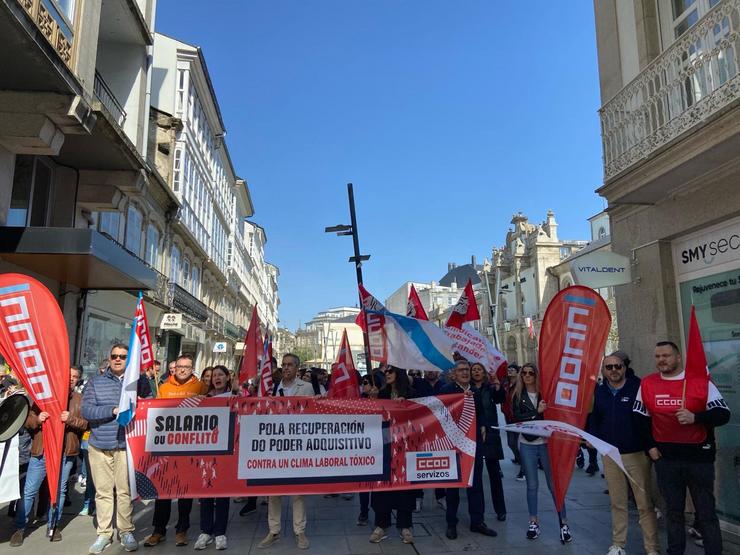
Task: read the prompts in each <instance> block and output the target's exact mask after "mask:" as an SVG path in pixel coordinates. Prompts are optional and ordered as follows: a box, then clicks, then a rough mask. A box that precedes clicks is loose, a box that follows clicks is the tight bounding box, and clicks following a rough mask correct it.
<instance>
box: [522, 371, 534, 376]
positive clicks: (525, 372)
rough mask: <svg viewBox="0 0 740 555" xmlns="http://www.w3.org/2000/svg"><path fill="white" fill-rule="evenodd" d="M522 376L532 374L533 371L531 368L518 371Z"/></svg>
mask: <svg viewBox="0 0 740 555" xmlns="http://www.w3.org/2000/svg"><path fill="white" fill-rule="evenodd" d="M520 374H521V375H522V376H534V372H533V371H532V370H522V371H521V372H520Z"/></svg>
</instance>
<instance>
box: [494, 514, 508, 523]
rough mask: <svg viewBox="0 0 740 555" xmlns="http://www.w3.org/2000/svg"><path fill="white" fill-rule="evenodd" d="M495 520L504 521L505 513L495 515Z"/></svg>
mask: <svg viewBox="0 0 740 555" xmlns="http://www.w3.org/2000/svg"><path fill="white" fill-rule="evenodd" d="M496 520H498V521H499V522H504V521H506V513H501V514H500V515H496Z"/></svg>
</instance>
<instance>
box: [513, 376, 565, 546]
mask: <svg viewBox="0 0 740 555" xmlns="http://www.w3.org/2000/svg"><path fill="white" fill-rule="evenodd" d="M512 401H513V403H512V404H513V411H514V420H515V421H516V422H528V421H531V420H544V416H543V413H544V412H545V410H546V409H547V403H545V401H543V400H542V396H541V395H540V379H539V370H538V369H537V366H535V365H534V364H533V363H531V362H528V363H527V364H525V365H524V366H522V369H521V371H520V372H519V381H518V382H517V384H516V387H515V388H514V396H513V399H512ZM519 456H520V458H521V461H522V468H523V469H524V477H525V478H526V480H527V508H528V509H529V527H528V529H527V539H530V540H536V539H537V538H538V537H539V536H540V524H539V519H538V517H537V490H538V489H539V475H538V462H539V463H541V464H542V469H543V470H544V472H545V480H546V481H547V488H548V489H549V490H550V493H551V494H552V470H551V468H550V458H549V456H548V455H547V439H546V438H543V437H539V436H533V435H530V434H520V436H519ZM554 499H555V498H554V496H553V500H554ZM558 517H559V518H560V541H561V542H562V543H568V542H570V541H571V540H572V539H573V537H572V535H571V533H570V528H569V527H568V522H567V518H566V514H565V506H563V510H562V511H561V512H559V513H558Z"/></svg>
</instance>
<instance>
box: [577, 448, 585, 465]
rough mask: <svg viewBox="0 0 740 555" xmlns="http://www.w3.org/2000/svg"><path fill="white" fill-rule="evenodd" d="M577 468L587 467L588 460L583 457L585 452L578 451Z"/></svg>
mask: <svg viewBox="0 0 740 555" xmlns="http://www.w3.org/2000/svg"><path fill="white" fill-rule="evenodd" d="M576 466H577V467H578V468H583V467H584V466H586V459H585V458H584V457H583V451H581V450H580V449H579V450H578V456H576Z"/></svg>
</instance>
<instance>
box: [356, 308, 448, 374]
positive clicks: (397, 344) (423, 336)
mask: <svg viewBox="0 0 740 555" xmlns="http://www.w3.org/2000/svg"><path fill="white" fill-rule="evenodd" d="M367 312H375V311H372V310H368V311H367ZM377 314H382V315H383V316H384V317H385V329H384V332H385V336H386V342H387V349H388V364H391V365H393V366H397V367H398V368H413V369H414V370H442V371H446V370H449V369H450V368H452V367H453V366H455V362H454V360H453V359H452V348H453V345H454V343H453V342H452V340H451V339H450V338H449V337H447V334H446V333H445V332H444V330H443V329H441V328H439V327H438V326H436V325H435V324H433V323H432V322H428V321H426V320H417V319H416V318H409V317H407V316H401V315H400V314H394V313H392V312H385V311H383V312H377Z"/></svg>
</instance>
